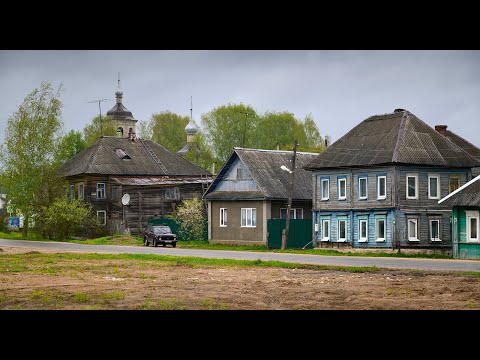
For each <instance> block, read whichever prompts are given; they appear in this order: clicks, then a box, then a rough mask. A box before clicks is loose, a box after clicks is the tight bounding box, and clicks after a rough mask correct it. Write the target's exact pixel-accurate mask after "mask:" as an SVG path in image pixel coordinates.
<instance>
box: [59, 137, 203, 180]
mask: <svg viewBox="0 0 480 360" xmlns="http://www.w3.org/2000/svg"><path fill="white" fill-rule="evenodd" d="M143 141H144V142H145V143H146V145H147V146H148V147H149V148H150V149H151V150H152V152H153V154H154V155H155V156H156V157H157V158H158V159H159V161H160V162H161V164H162V166H159V165H158V164H157V162H156V161H155V159H154V158H153V156H152V155H151V154H150V153H149V151H148V149H147V148H146V146H145V145H144V144H143V143H142V141H140V140H139V139H137V140H136V141H132V140H130V139H128V138H120V137H110V136H103V137H101V138H100V139H98V140H97V141H96V142H95V143H93V144H92V145H91V146H89V147H88V148H87V149H85V150H83V151H82V152H80V153H79V154H77V155H75V156H74V157H73V158H71V159H70V160H68V161H66V162H65V163H64V164H63V165H62V166H60V168H59V170H58V173H59V175H60V176H74V175H80V174H102V175H153V176H155V175H157V176H161V175H185V176H200V175H211V174H210V172H208V171H206V170H204V169H202V168H200V167H199V166H197V165H195V164H193V163H191V162H190V161H188V160H187V159H185V158H183V157H181V156H180V155H177V154H175V153H172V152H171V151H169V150H167V149H166V148H164V147H163V146H162V145H160V144H157V143H155V142H153V141H151V140H143ZM117 149H122V150H123V151H124V152H125V153H126V154H128V156H130V158H131V159H121V158H120V157H118V156H117V154H116V152H117V151H116V150H117Z"/></svg>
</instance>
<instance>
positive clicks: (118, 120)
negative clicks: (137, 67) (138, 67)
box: [107, 73, 138, 138]
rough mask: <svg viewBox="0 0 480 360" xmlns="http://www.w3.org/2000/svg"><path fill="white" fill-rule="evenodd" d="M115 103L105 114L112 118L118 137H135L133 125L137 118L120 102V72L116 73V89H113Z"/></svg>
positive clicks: (121, 97) (121, 94)
mask: <svg viewBox="0 0 480 360" xmlns="http://www.w3.org/2000/svg"><path fill="white" fill-rule="evenodd" d="M115 97H116V103H115V106H114V107H113V108H111V109H110V110H108V111H107V115H108V116H111V117H112V118H113V121H114V124H115V126H116V127H117V136H118V137H125V138H127V137H130V136H133V137H135V133H136V131H135V125H136V123H137V121H138V120H136V119H134V117H133V115H132V112H131V111H130V110H128V109H127V108H126V107H125V106H124V105H123V103H122V101H123V91H122V88H121V86H120V73H118V84H117V91H115Z"/></svg>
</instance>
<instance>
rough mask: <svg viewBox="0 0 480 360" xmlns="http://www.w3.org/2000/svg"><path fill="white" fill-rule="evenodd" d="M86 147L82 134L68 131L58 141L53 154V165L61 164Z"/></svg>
mask: <svg viewBox="0 0 480 360" xmlns="http://www.w3.org/2000/svg"><path fill="white" fill-rule="evenodd" d="M86 147H87V143H86V141H85V140H84V138H83V135H82V133H81V132H80V131H75V130H70V131H69V132H68V133H67V134H65V136H63V137H62V138H61V139H60V143H59V144H58V149H57V151H56V153H55V163H56V164H58V165H61V164H63V163H64V162H65V161H67V160H69V159H71V158H72V157H74V156H75V155H76V154H78V153H79V152H81V151H82V150H84V149H85V148H86Z"/></svg>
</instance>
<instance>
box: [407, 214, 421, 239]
mask: <svg viewBox="0 0 480 360" xmlns="http://www.w3.org/2000/svg"><path fill="white" fill-rule="evenodd" d="M410 221H413V222H414V223H415V237H410ZM407 236H408V241H420V239H419V238H418V219H411V218H410V219H407Z"/></svg>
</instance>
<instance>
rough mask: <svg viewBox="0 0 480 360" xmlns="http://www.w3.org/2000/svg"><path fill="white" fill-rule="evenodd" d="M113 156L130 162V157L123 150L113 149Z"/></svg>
mask: <svg viewBox="0 0 480 360" xmlns="http://www.w3.org/2000/svg"><path fill="white" fill-rule="evenodd" d="M115 154H117V156H118V157H119V158H120V159H122V160H130V159H131V157H130V155H128V154H127V153H126V152H125V150H123V149H115Z"/></svg>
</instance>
